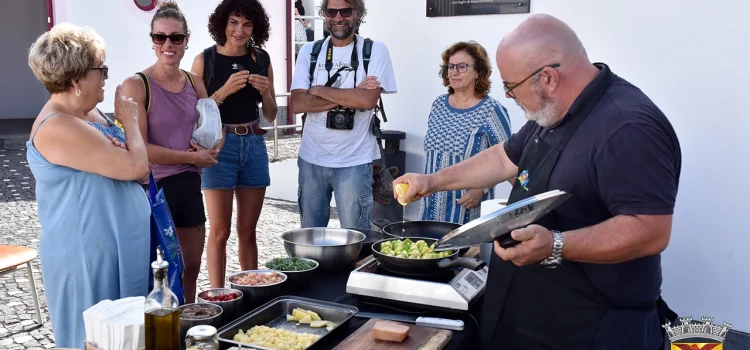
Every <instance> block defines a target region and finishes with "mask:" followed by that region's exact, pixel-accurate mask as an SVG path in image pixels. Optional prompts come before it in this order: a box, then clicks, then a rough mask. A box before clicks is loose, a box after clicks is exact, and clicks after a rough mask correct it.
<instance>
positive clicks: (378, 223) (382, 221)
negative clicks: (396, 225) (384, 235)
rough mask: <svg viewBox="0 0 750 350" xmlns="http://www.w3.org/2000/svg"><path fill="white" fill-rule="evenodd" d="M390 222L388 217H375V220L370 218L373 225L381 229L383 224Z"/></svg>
mask: <svg viewBox="0 0 750 350" xmlns="http://www.w3.org/2000/svg"><path fill="white" fill-rule="evenodd" d="M390 223H391V222H390V220H388V219H375V220H372V224H373V225H375V226H377V227H378V228H380V229H381V230H382V229H383V227H385V225H388V224H390Z"/></svg>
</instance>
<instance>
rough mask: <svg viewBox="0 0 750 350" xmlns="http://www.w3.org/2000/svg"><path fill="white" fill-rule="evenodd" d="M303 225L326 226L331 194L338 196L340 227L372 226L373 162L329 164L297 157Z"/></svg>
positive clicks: (300, 210) (298, 195) (365, 227)
mask: <svg viewBox="0 0 750 350" xmlns="http://www.w3.org/2000/svg"><path fill="white" fill-rule="evenodd" d="M297 166H298V167H299V179H298V182H299V189H298V191H297V203H298V204H299V212H300V221H301V222H302V228H308V227H327V226H328V220H329V219H330V216H331V194H332V193H333V195H334V196H336V197H335V198H336V208H337V209H338V212H339V220H340V221H341V227H345V228H362V229H369V228H370V227H371V226H370V216H371V215H372V183H373V179H372V163H367V164H362V165H356V166H352V167H346V168H327V167H322V166H318V165H314V164H311V163H308V162H306V161H304V160H303V159H302V158H298V159H297Z"/></svg>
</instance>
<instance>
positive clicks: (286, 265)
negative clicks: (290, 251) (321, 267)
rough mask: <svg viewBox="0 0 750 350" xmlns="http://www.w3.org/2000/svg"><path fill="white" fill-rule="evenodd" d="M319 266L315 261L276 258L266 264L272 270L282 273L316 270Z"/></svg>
mask: <svg viewBox="0 0 750 350" xmlns="http://www.w3.org/2000/svg"><path fill="white" fill-rule="evenodd" d="M317 266H318V263H317V262H316V261H315V260H311V259H306V258H296V257H292V258H275V259H272V260H271V261H269V262H267V263H266V267H267V268H269V269H271V270H276V271H281V272H301V271H307V270H311V269H314V268H316V267H317Z"/></svg>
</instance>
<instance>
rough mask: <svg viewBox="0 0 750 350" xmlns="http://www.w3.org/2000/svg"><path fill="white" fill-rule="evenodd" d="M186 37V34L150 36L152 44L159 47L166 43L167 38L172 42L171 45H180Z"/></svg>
mask: <svg viewBox="0 0 750 350" xmlns="http://www.w3.org/2000/svg"><path fill="white" fill-rule="evenodd" d="M186 37H187V34H169V35H167V34H153V33H152V34H151V41H153V42H154V44H157V45H161V44H164V43H165V42H167V38H169V41H171V42H172V44H175V45H182V43H184V42H185V38H186Z"/></svg>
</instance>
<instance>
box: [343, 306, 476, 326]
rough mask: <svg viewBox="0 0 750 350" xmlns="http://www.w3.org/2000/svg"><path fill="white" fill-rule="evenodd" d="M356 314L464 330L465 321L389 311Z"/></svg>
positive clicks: (364, 316) (363, 316) (362, 316)
mask: <svg viewBox="0 0 750 350" xmlns="http://www.w3.org/2000/svg"><path fill="white" fill-rule="evenodd" d="M354 316H356V317H361V318H377V319H381V320H390V321H398V322H408V323H415V324H416V325H417V326H424V327H432V328H441V329H450V330H454V331H462V330H464V321H461V320H451V319H447V318H437V317H422V316H420V317H417V316H410V315H397V314H387V313H380V312H363V311H360V312H358V313H356V314H355V315H354Z"/></svg>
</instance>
